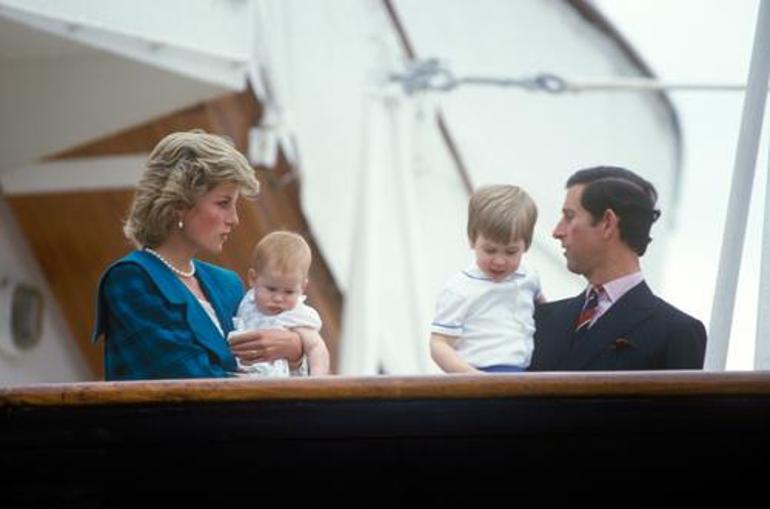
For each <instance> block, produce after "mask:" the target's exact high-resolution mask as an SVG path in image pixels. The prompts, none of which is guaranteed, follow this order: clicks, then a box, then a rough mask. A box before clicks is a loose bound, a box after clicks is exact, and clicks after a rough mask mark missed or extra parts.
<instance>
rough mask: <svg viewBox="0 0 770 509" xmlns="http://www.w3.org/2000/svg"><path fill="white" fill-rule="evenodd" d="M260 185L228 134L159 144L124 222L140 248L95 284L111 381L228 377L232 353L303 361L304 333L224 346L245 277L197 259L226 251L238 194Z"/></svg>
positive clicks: (186, 136)
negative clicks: (302, 336)
mask: <svg viewBox="0 0 770 509" xmlns="http://www.w3.org/2000/svg"><path fill="white" fill-rule="evenodd" d="M258 192H259V182H258V181H257V179H256V177H255V175H254V171H253V169H252V168H251V166H250V165H249V163H248V162H247V161H246V159H245V158H244V157H243V155H242V154H240V153H239V152H238V151H237V150H236V149H235V148H234V147H233V146H232V144H231V143H229V142H228V141H227V140H226V139H225V138H222V137H220V136H216V135H212V134H206V133H204V132H202V131H197V130H196V131H191V132H179V133H173V134H170V135H168V136H166V137H165V138H163V139H162V140H161V141H160V142H159V143H158V145H157V146H156V147H155V149H154V150H153V151H152V153H151V154H150V157H149V159H148V161H147V167H146V169H145V172H144V175H143V176H142V179H141V181H140V182H139V186H138V188H137V191H136V195H135V196H134V201H133V204H132V206H131V211H130V212H129V216H128V219H127V221H126V224H125V226H124V229H123V230H124V233H125V235H126V237H127V238H128V239H129V240H131V241H132V242H133V243H134V244H135V245H136V246H137V248H138V250H137V251H133V252H132V253H130V254H128V255H127V256H125V257H123V258H121V259H120V260H118V261H117V262H115V263H114V264H112V265H111V266H110V267H109V268H108V269H107V270H106V272H105V273H104V275H103V276H102V279H101V282H100V283H99V293H98V297H97V310H96V325H95V328H94V335H93V340H94V341H96V340H97V339H98V338H99V336H101V335H102V334H104V337H105V351H104V364H105V366H104V367H105V378H106V379H107V380H135V379H153V378H200V377H227V376H232V374H233V372H234V371H235V370H236V362H235V358H234V356H238V357H239V358H240V359H241V361H242V362H245V363H250V362H255V361H264V360H274V359H277V358H287V359H289V362H290V363H291V364H293V365H296V364H298V363H299V362H300V361H301V358H302V346H301V342H300V339H299V337H298V336H297V335H296V334H294V333H292V332H288V331H279V330H270V331H256V332H252V333H249V334H240V335H239V337H238V339H237V340H233V343H232V344H231V345H229V344H228V342H227V340H226V338H227V335H228V333H230V332H231V331H232V330H233V323H232V317H233V315H234V314H235V312H236V310H237V308H238V303H239V302H240V300H241V297H243V294H244V288H243V284H242V282H241V280H240V278H239V277H238V276H237V274H235V273H234V272H232V271H229V270H226V269H223V268H221V267H217V266H215V265H211V264H209V263H204V262H201V261H199V260H196V259H195V256H196V255H197V253H199V252H201V251H203V252H207V253H212V254H214V253H219V252H221V251H222V246H223V244H224V243H225V241H226V240H227V237H228V235H230V233H231V232H232V231H233V229H234V228H235V227H236V226H237V225H238V214H237V213H236V208H235V207H236V202H237V201H238V197H239V195H241V194H243V195H244V196H249V197H253V196H255V195H256V194H257V193H258Z"/></svg>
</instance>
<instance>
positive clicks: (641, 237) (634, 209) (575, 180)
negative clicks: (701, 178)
mask: <svg viewBox="0 0 770 509" xmlns="http://www.w3.org/2000/svg"><path fill="white" fill-rule="evenodd" d="M578 184H584V185H585V188H584V189H583V195H582V196H581V198H580V204H581V205H582V206H583V208H584V209H586V210H587V211H588V212H589V213H590V214H591V216H592V217H593V219H594V223H596V222H597V221H599V220H600V219H601V218H602V216H603V215H604V212H605V211H606V210H608V209H609V210H612V211H613V212H614V213H615V215H616V216H618V220H619V221H618V228H619V229H620V238H621V240H622V241H623V242H625V243H626V245H628V246H629V247H630V248H631V249H633V250H634V251H635V252H636V254H638V255H639V256H642V255H643V254H644V252H645V251H646V250H647V245H648V244H649V243H650V241H652V239H651V238H650V228H651V227H652V223H654V222H655V221H656V220H657V219H658V217H660V210H658V209H656V208H655V204H656V203H657V201H658V192H657V191H656V190H655V186H653V185H652V184H651V183H650V182H648V181H646V180H645V179H643V178H642V177H640V176H639V175H637V174H636V173H634V172H632V171H630V170H627V169H625V168H618V167H616V166H596V167H594V168H585V169H582V170H578V171H576V172H575V173H574V174H573V175H572V176H571V177H570V178H569V179H568V180H567V188H570V187H572V186H575V185H578Z"/></svg>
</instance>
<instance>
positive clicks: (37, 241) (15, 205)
mask: <svg viewBox="0 0 770 509" xmlns="http://www.w3.org/2000/svg"><path fill="white" fill-rule="evenodd" d="M261 113H262V108H261V106H260V105H259V104H258V102H257V101H256V99H255V98H254V95H253V94H252V93H251V91H250V90H247V91H244V92H243V93H237V94H228V95H225V96H223V97H220V98H217V99H215V100H212V101H210V102H207V103H203V104H197V105H193V106H191V107H189V108H186V109H184V110H181V111H178V112H175V113H173V114H170V115H167V116H164V117H161V118H158V119H154V120H151V121H148V122H147V123H145V124H142V125H140V126H136V127H134V128H131V129H128V130H126V131H123V132H119V133H116V134H113V135H109V136H106V137H104V138H102V139H99V140H94V141H92V142H89V143H87V144H84V145H82V146H79V147H75V148H72V149H70V150H67V151H64V152H61V153H59V154H55V155H53V156H51V157H50V158H49V159H67V158H82V157H95V156H110V155H119V154H130V153H148V152H150V151H151V150H152V148H153V147H154V146H155V145H156V144H157V142H158V141H159V140H160V139H161V138H162V137H164V136H165V135H167V134H168V133H170V132H173V131H178V130H189V129H194V128H201V129H204V130H206V131H208V132H214V133H218V134H224V135H227V136H229V137H230V138H231V139H232V140H233V141H234V143H235V144H236V146H237V147H238V149H239V150H241V151H244V152H245V150H246V148H247V140H248V131H249V128H250V127H251V126H252V125H256V124H257V123H258V121H259V118H260V116H261ZM257 175H258V178H259V180H260V182H261V184H262V191H261V193H260V196H259V197H258V198H257V200H256V201H254V202H248V201H246V200H242V201H241V202H240V203H239V208H238V213H239V217H240V226H239V227H238V229H236V230H235V232H234V233H233V235H232V236H231V238H230V240H229V241H228V244H227V246H226V247H225V250H224V252H223V253H222V254H221V255H220V256H217V257H209V258H205V259H206V260H207V261H211V262H213V263H217V264H221V265H224V266H226V267H229V268H232V269H233V270H235V271H237V272H238V273H239V274H240V275H241V277H244V278H245V276H246V271H247V269H248V265H249V257H250V254H251V251H252V248H253V245H254V243H255V242H256V241H258V240H259V239H260V238H261V237H262V235H264V234H265V233H267V232H269V231H271V230H273V229H276V228H289V229H292V230H295V231H297V232H299V233H302V234H304V235H305V237H306V238H307V239H308V241H309V243H310V244H311V247H312V249H313V253H314V261H313V266H312V269H311V274H310V280H311V282H310V285H309V287H308V297H309V303H310V304H312V305H313V306H314V307H316V309H317V310H318V311H319V313H320V315H321V318H322V319H323V321H324V328H323V330H322V331H321V332H322V334H323V337H324V339H325V340H326V343H327V345H328V346H329V350H330V353H331V355H332V369H333V370H334V369H336V365H337V362H336V358H337V351H338V342H339V334H340V316H341V307H342V295H341V293H340V292H339V290H338V288H337V285H336V283H335V281H334V279H333V277H332V275H331V271H330V270H329V267H328V265H327V264H326V262H325V260H324V258H323V256H322V254H321V253H320V252H319V250H318V247H317V245H316V244H315V242H314V240H313V236H312V234H311V232H310V231H309V228H308V226H307V222H306V221H305V218H304V215H303V213H302V208H301V205H300V203H299V181H298V180H296V179H294V178H292V172H291V168H290V167H289V165H288V164H287V163H286V161H285V159H283V158H282V157H281V158H279V162H278V164H277V166H276V168H260V169H258V170H257ZM131 196H132V190H131V189H124V190H117V191H115V190H109V191H108V190H105V191H88V192H67V193H46V194H30V195H16V196H12V197H10V198H9V199H8V202H9V204H10V207H11V209H12V210H13V213H14V214H15V216H16V218H17V219H18V221H19V224H20V227H21V230H22V231H23V232H24V234H25V235H26V237H27V238H28V240H29V243H30V245H31V247H32V250H33V252H34V254H35V256H36V257H37V259H38V260H39V262H40V264H41V266H42V267H43V271H44V273H45V275H46V277H47V278H48V281H49V283H50V284H51V287H52V289H53V292H54V295H55V296H56V298H57V300H58V302H59V304H60V306H61V308H62V311H63V313H64V315H65V318H66V320H67V323H68V324H69V326H70V328H71V330H72V333H73V335H74V337H75V338H76V340H77V341H78V346H79V348H80V350H81V351H82V353H83V355H84V357H85V358H86V359H87V361H88V364H89V366H91V369H92V370H93V372H94V374H95V376H96V377H99V378H101V377H102V376H103V368H102V361H101V356H102V351H101V347H100V346H96V347H95V346H93V345H91V344H90V342H89V334H90V330H91V327H92V324H93V311H94V304H93V303H94V296H95V292H96V284H97V282H98V277H99V275H100V274H101V273H102V271H103V270H104V269H105V268H106V266H107V265H108V263H109V262H111V261H112V260H114V259H117V258H119V257H120V256H122V255H123V254H125V253H126V252H128V251H129V250H130V249H131V246H130V245H129V244H128V242H127V241H126V240H125V239H124V238H123V236H122V233H121V224H122V221H123V219H124V218H125V215H126V213H127V211H128V206H129V204H130V200H131Z"/></svg>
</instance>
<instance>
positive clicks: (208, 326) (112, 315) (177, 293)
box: [92, 251, 244, 380]
mask: <svg viewBox="0 0 770 509" xmlns="http://www.w3.org/2000/svg"><path fill="white" fill-rule="evenodd" d="M193 263H194V264H195V269H196V277H197V278H198V282H199V283H200V285H201V288H202V289H203V292H204V293H205V294H206V296H207V297H208V299H209V302H210V303H211V305H212V306H213V307H214V310H215V311H216V315H217V318H219V323H220V324H221V326H222V329H223V331H224V333H225V336H222V334H220V332H219V330H217V328H216V326H215V325H214V323H213V322H212V321H211V319H210V318H209V316H208V315H207V314H206V311H205V310H204V309H203V307H202V306H201V304H200V303H199V302H198V300H197V299H196V298H195V296H194V295H193V294H192V292H190V291H189V290H188V289H187V288H186V287H185V286H184V284H183V283H182V282H181V281H180V280H179V278H177V277H176V276H175V275H174V274H173V273H172V272H171V271H170V270H169V269H168V267H166V266H165V265H164V264H163V263H162V262H161V261H160V260H158V259H157V258H156V257H154V256H152V255H151V254H149V253H146V252H144V251H134V252H132V253H130V254H128V255H127V256H125V257H124V258H121V259H120V260H118V261H116V262H115V263H114V264H112V265H111V266H110V267H108V268H107V270H106V271H105V272H104V274H103V275H102V278H101V281H100V282H99V291H98V295H97V300H96V323H95V324H94V330H93V336H92V341H93V342H96V341H98V339H99V337H101V336H102V335H104V340H105V345H104V376H105V379H107V380H146V379H158V378H211V377H213V378H219V377H227V376H230V373H231V372H234V371H235V370H236V364H235V358H234V357H233V354H232V353H231V352H230V348H229V346H228V343H227V340H226V336H227V334H228V333H229V332H230V331H232V330H233V322H232V317H233V316H234V314H235V312H236V310H237V308H238V304H239V302H240V300H241V298H242V297H243V293H244V288H243V283H242V282H241V280H240V278H239V277H238V275H237V274H236V273H234V272H232V271H229V270H226V269H223V268H221V267H217V266H216V265H211V264H209V263H205V262H201V261H199V260H194V261H193Z"/></svg>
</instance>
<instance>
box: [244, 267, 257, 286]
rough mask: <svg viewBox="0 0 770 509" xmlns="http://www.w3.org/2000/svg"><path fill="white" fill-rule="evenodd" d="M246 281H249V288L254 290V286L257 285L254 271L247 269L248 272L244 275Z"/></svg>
mask: <svg viewBox="0 0 770 509" xmlns="http://www.w3.org/2000/svg"><path fill="white" fill-rule="evenodd" d="M246 279H247V280H248V281H249V286H250V287H252V288H254V285H256V284H257V271H256V270H254V269H249V271H248V272H247V273H246Z"/></svg>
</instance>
